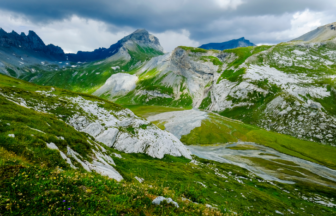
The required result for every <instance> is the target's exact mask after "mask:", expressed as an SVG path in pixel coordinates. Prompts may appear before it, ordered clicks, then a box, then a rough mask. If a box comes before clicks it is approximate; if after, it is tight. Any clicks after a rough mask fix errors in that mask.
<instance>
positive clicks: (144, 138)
mask: <svg viewBox="0 0 336 216" xmlns="http://www.w3.org/2000/svg"><path fill="white" fill-rule="evenodd" d="M69 99H70V98H69ZM71 101H72V102H75V103H76V104H78V105H79V106H80V107H81V108H82V109H83V110H84V111H85V112H86V113H87V114H88V115H89V116H94V117H95V118H96V119H97V120H96V121H95V122H90V120H88V119H87V118H86V117H84V116H78V115H75V116H73V117H72V118H71V119H70V120H69V124H71V125H72V126H73V127H74V128H76V129H77V130H80V131H85V132H87V133H89V134H90V135H91V136H94V137H95V138H96V140H97V141H100V142H103V143H104V144H105V145H107V146H110V147H113V148H115V149H117V150H119V151H124V152H126V153H146V154H148V155H150V156H152V157H155V158H163V157H164V155H165V154H170V155H172V156H176V157H180V156H184V157H186V158H190V159H191V153H190V152H189V151H188V149H187V148H186V147H185V146H184V145H183V144H182V143H181V141H180V140H179V139H177V138H176V137H175V136H173V135H172V134H170V133H169V132H167V131H162V130H160V129H159V128H157V127H156V126H155V125H151V124H150V123H149V122H148V121H145V120H142V119H140V118H139V117H137V116H135V115H134V114H133V113H132V112H131V111H130V110H127V109H123V110H120V111H118V112H115V113H114V114H111V111H107V110H106V109H104V108H101V107H99V106H98V105H99V103H98V102H93V101H88V100H85V99H84V98H82V97H76V98H71ZM116 116H118V118H116ZM92 124H94V125H92ZM102 125H105V127H106V128H107V129H105V128H104V127H103V126H102ZM141 125H148V126H147V129H142V128H139V127H140V126H141ZM118 127H132V128H134V132H135V134H130V133H128V132H125V131H119V130H118ZM96 128H97V129H96ZM102 128H104V129H103V130H101V129H102ZM97 134H99V135H97Z"/></svg>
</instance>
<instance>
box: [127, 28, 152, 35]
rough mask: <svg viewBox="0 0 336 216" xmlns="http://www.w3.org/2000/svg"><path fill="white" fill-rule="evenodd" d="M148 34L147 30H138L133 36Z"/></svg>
mask: <svg viewBox="0 0 336 216" xmlns="http://www.w3.org/2000/svg"><path fill="white" fill-rule="evenodd" d="M146 33H147V34H149V33H148V31H147V30H146V29H137V30H135V31H134V32H133V33H132V34H146ZM132 34H131V35H132Z"/></svg>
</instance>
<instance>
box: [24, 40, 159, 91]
mask: <svg viewBox="0 0 336 216" xmlns="http://www.w3.org/2000/svg"><path fill="white" fill-rule="evenodd" d="M128 53H129V55H130V56H131V60H130V61H126V60H123V59H120V60H115V61H109V60H108V59H106V60H102V61H97V62H90V63H84V64H75V63H72V64H73V65H74V66H76V67H72V66H68V67H66V68H63V69H62V68H59V69H58V71H43V70H41V69H36V70H37V71H38V72H36V73H25V75H24V76H23V77H20V78H21V79H24V80H27V81H29V80H31V82H33V83H36V84H39V85H48V86H55V87H59V88H64V89H68V90H72V91H75V92H83V93H88V94H91V93H93V92H95V91H96V90H97V89H99V88H100V87H101V86H102V85H103V84H104V83H105V81H106V80H107V79H108V78H109V77H110V76H111V75H112V74H114V73H120V72H122V71H127V72H129V73H131V74H132V73H133V72H134V71H136V69H138V68H139V66H141V64H140V65H137V63H138V62H141V63H143V62H145V61H148V60H150V59H151V58H152V57H154V56H158V55H162V54H163V53H162V52H159V51H157V50H155V49H152V48H149V47H141V46H139V45H137V46H136V47H135V49H134V50H128ZM136 65H137V66H136ZM116 66H119V69H116V70H113V69H112V68H111V67H116Z"/></svg>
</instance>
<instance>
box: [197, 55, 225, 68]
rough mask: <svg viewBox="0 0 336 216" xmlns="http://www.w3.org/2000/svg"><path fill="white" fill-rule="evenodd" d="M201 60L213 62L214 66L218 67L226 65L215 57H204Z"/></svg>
mask: <svg viewBox="0 0 336 216" xmlns="http://www.w3.org/2000/svg"><path fill="white" fill-rule="evenodd" d="M201 60H202V61H205V62H212V64H213V65H217V66H223V64H224V63H223V62H221V61H220V60H219V59H218V58H217V57H214V56H202V57H201Z"/></svg>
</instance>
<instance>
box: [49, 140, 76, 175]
mask: <svg viewBox="0 0 336 216" xmlns="http://www.w3.org/2000/svg"><path fill="white" fill-rule="evenodd" d="M47 147H48V148H50V149H53V150H58V151H59V153H60V155H61V157H62V158H63V159H64V160H65V161H66V162H67V163H68V164H69V165H70V167H71V168H73V169H77V167H75V166H74V165H73V164H72V162H71V160H70V158H68V157H67V156H66V155H65V154H64V153H63V152H62V151H60V150H59V148H58V147H57V146H56V145H55V143H47Z"/></svg>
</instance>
